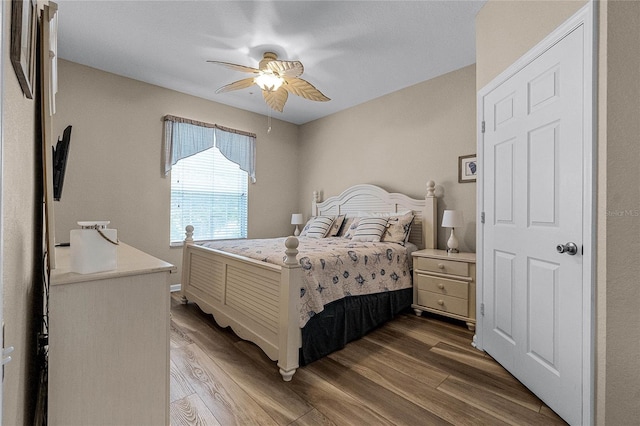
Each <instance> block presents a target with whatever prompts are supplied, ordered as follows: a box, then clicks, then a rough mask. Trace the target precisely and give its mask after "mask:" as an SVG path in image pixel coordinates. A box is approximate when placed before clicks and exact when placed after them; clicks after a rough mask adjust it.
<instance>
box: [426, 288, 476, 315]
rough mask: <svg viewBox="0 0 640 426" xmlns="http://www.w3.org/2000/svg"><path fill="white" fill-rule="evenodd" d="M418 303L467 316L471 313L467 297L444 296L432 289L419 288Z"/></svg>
mask: <svg viewBox="0 0 640 426" xmlns="http://www.w3.org/2000/svg"><path fill="white" fill-rule="evenodd" d="M418 305H422V306H426V307H427V308H431V309H437V310H439V311H443V312H447V313H451V314H456V315H462V316H465V317H466V316H467V315H468V314H469V303H468V301H467V299H460V298H458V297H452V296H444V295H442V294H437V293H433V292H431V291H423V290H418Z"/></svg>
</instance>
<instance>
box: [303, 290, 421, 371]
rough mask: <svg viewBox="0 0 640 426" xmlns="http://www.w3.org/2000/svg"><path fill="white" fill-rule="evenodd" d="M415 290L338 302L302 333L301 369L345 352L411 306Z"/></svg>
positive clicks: (389, 292)
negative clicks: (324, 358)
mask: <svg viewBox="0 0 640 426" xmlns="http://www.w3.org/2000/svg"><path fill="white" fill-rule="evenodd" d="M412 300H413V289H412V288H406V289H402V290H396V291H388V292H384V293H377V294H367V295H363V296H350V297H345V298H344V299H340V300H336V301H335V302H331V303H330V304H328V305H326V306H325V307H324V310H323V311H322V312H321V313H319V314H318V315H315V316H314V317H312V318H311V319H310V320H309V321H308V322H307V324H306V325H305V326H304V328H303V329H302V348H300V365H301V366H302V365H307V364H309V363H310V362H313V361H315V360H317V359H320V358H322V357H323V356H325V355H328V354H330V353H331V352H334V351H337V350H338V349H342V348H344V346H345V345H346V344H347V343H349V342H351V341H352V340H356V339H359V338H360V337H362V336H364V335H365V334H367V333H368V332H370V331H371V330H373V329H374V328H376V327H378V326H379V325H381V324H383V323H385V322H387V321H389V320H390V319H392V318H393V317H394V316H395V315H397V314H398V313H400V312H401V311H403V310H404V309H406V308H408V307H409V306H411V302H412Z"/></svg>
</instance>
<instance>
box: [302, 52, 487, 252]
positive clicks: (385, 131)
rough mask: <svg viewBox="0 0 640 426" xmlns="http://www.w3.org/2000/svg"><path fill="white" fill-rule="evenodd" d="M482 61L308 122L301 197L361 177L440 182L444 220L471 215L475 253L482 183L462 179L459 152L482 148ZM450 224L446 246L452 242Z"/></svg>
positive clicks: (410, 187)
mask: <svg viewBox="0 0 640 426" xmlns="http://www.w3.org/2000/svg"><path fill="white" fill-rule="evenodd" d="M475 114H476V107H475V66H474V65H471V66H468V67H465V68H462V69H460V70H457V71H454V72H451V73H448V74H445V75H443V76H440V77H437V78H434V79H432V80H429V81H426V82H423V83H420V84H417V85H414V86H411V87H408V88H406V89H403V90H400V91H397V92H394V93H391V94H389V95H386V96H383V97H380V98H378V99H374V100H372V101H369V102H367V103H364V104H362V105H358V106H356V107H353V108H350V109H347V110H344V111H342V112H339V113H336V114H333V115H331V116H328V117H325V118H322V119H319V120H316V121H313V122H310V123H307V124H304V125H302V126H301V127H300V169H299V170H300V176H299V179H300V191H301V192H300V194H299V195H300V200H301V201H300V203H301V204H302V206H303V211H304V213H305V214H306V215H307V216H308V215H309V214H310V213H311V198H312V196H311V194H312V192H313V191H314V190H315V191H321V192H322V193H323V195H324V196H325V197H327V196H332V195H337V194H339V193H340V192H342V191H343V190H345V189H346V188H348V187H350V186H352V185H354V184H358V183H371V184H376V185H380V186H382V187H384V188H385V189H387V190H389V191H392V192H403V193H406V194H409V195H411V196H413V197H415V198H419V197H424V195H425V193H426V182H427V181H428V180H435V181H436V184H437V194H438V196H439V201H438V202H439V209H438V210H439V215H438V216H439V219H438V222H440V220H441V219H442V211H443V210H444V209H445V208H446V209H459V210H462V211H463V213H464V218H465V222H466V223H465V226H464V228H463V229H461V230H460V233H457V235H458V237H459V238H460V249H461V250H465V251H467V250H471V251H475V246H476V241H475V232H476V228H475V227H476V218H475V211H476V198H475V197H476V184H475V183H462V184H461V183H458V157H459V156H462V155H468V154H475V152H476V136H475V129H476V127H475V121H476V115H475ZM445 231H446V230H443V229H440V230H439V232H438V241H439V243H438V245H439V247H440V248H445V247H446V239H447V238H448V235H447V232H445Z"/></svg>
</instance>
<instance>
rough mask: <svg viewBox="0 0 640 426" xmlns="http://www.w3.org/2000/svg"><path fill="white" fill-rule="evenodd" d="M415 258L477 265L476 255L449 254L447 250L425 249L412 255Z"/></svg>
mask: <svg viewBox="0 0 640 426" xmlns="http://www.w3.org/2000/svg"><path fill="white" fill-rule="evenodd" d="M411 254H412V255H413V256H414V257H430V258H432V259H445V260H453V261H457V262H469V263H476V254H475V253H462V252H461V253H448V252H447V251H446V250H437V249H423V250H418V251H414V252H413V253H411Z"/></svg>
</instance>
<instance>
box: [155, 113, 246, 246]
mask: <svg viewBox="0 0 640 426" xmlns="http://www.w3.org/2000/svg"><path fill="white" fill-rule="evenodd" d="M164 120H165V128H164V131H165V134H164V151H163V152H164V154H163V155H164V159H163V162H164V173H165V175H167V174H169V172H171V218H170V224H169V227H170V233H169V235H170V243H171V244H176V243H181V242H182V241H184V238H185V234H184V230H185V227H186V226H187V225H193V227H194V229H195V230H194V239H196V240H217V239H228V238H246V237H247V216H248V215H247V203H248V200H247V199H248V197H247V195H248V179H249V177H250V178H251V180H252V182H255V135H254V134H251V133H246V132H242V131H239V130H233V129H228V128H225V127H221V126H218V125H215V124H207V123H202V122H197V121H193V120H188V119H184V118H180V117H174V116H170V115H167V116H165V118H164Z"/></svg>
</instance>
